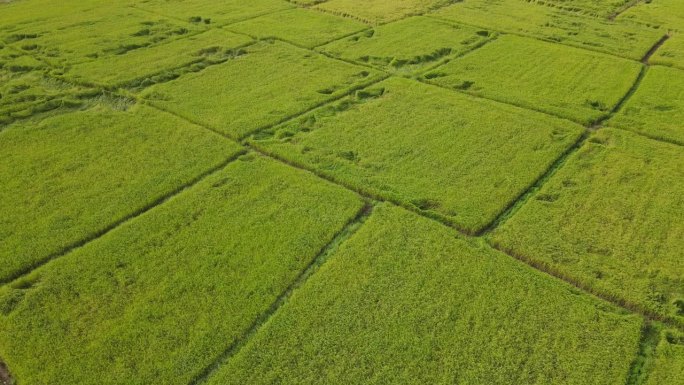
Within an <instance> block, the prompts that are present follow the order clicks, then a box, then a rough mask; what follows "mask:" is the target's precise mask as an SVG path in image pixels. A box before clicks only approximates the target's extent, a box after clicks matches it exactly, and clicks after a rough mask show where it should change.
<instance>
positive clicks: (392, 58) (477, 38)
mask: <svg viewBox="0 0 684 385" xmlns="http://www.w3.org/2000/svg"><path fill="white" fill-rule="evenodd" d="M416 31H421V33H416ZM490 37H491V33H490V32H489V31H486V30H482V29H478V28H473V27H468V26H459V25H454V24H448V23H446V22H443V21H440V20H436V19H431V18H428V17H423V16H416V17H410V18H407V19H404V20H400V21H396V22H394V23H390V24H385V25H381V26H378V27H375V28H373V29H371V30H368V31H364V32H361V33H359V34H356V35H354V36H350V37H348V38H345V39H340V40H338V41H335V42H332V43H330V44H327V45H325V46H323V47H321V50H323V51H324V52H326V53H328V54H331V55H333V56H337V57H342V58H344V59H347V60H354V61H357V62H360V63H365V64H370V65H373V66H376V67H379V68H381V69H384V70H390V71H401V72H411V71H415V70H420V69H422V68H425V67H426V66H430V65H435V64H438V63H439V62H440V61H443V60H445V59H447V58H449V57H451V56H457V55H460V54H463V53H465V52H468V51H469V50H472V49H474V48H475V47H477V46H479V45H481V44H483V43H484V42H485V41H487V40H488V39H489V38H490Z"/></svg>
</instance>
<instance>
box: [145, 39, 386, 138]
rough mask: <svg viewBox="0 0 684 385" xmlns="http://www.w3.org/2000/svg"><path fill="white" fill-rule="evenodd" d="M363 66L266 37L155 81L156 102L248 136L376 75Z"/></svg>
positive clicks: (152, 96)
mask: <svg viewBox="0 0 684 385" xmlns="http://www.w3.org/2000/svg"><path fill="white" fill-rule="evenodd" d="M375 79H377V75H376V74H375V73H373V72H371V71H369V70H367V69H366V68H364V67H357V66H354V65H351V64H347V63H344V62H340V61H337V60H333V59H329V58H327V57H325V56H323V55H319V54H316V53H312V52H311V51H308V50H304V49H300V48H297V47H294V46H291V45H289V44H285V43H281V42H278V41H276V42H272V43H268V42H264V43H260V44H257V45H254V46H252V47H249V48H247V49H246V54H245V55H243V56H241V57H239V58H237V59H235V60H230V61H228V62H227V63H224V64H221V65H218V66H214V67H211V68H208V69H206V70H204V71H202V72H201V73H197V74H190V75H188V76H183V77H181V78H180V79H178V80H175V81H172V82H169V83H165V84H160V85H158V86H155V87H152V88H151V89H150V90H149V91H147V92H146V93H144V95H145V96H146V97H147V98H149V99H150V100H152V101H153V103H154V104H156V105H158V106H161V107H162V108H164V109H168V110H170V111H173V112H174V113H176V114H178V115H181V116H184V117H186V118H188V119H190V120H192V121H195V122H199V123H201V124H203V125H207V126H210V127H212V128H213V129H215V130H217V131H220V132H222V133H225V134H226V135H230V136H233V137H243V136H245V135H247V134H249V133H251V132H252V131H254V130H256V129H259V128H262V127H264V126H268V125H272V124H276V123H279V122H280V121H282V120H283V119H285V118H287V117H289V116H291V115H293V114H298V113H302V112H304V111H306V110H308V109H310V108H313V107H315V106H316V105H318V104H321V103H324V102H326V101H328V100H331V99H333V98H335V97H339V96H341V95H343V94H344V93H346V92H348V91H349V90H350V89H352V88H354V87H360V86H362V85H363V84H366V83H368V82H371V81H375Z"/></svg>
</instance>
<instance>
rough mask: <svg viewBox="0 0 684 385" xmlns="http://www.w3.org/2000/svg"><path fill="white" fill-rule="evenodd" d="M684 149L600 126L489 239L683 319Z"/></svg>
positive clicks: (600, 288)
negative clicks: (682, 216)
mask: <svg viewBox="0 0 684 385" xmlns="http://www.w3.org/2000/svg"><path fill="white" fill-rule="evenodd" d="M682 189H684V150H682V148H681V147H680V146H676V145H672V144H668V143H662V142H658V141H654V140H651V139H648V138H644V137H642V136H638V135H635V134H633V133H630V132H627V131H620V130H614V129H602V130H600V131H598V132H597V133H596V134H595V135H594V136H593V137H592V138H591V139H590V140H589V141H588V142H587V143H586V144H585V146H584V147H582V148H581V149H580V150H579V151H578V152H577V153H576V154H574V155H573V156H572V157H571V158H570V159H568V161H567V163H566V164H565V165H564V166H563V167H562V168H561V169H560V170H558V172H557V173H556V174H555V175H554V176H553V178H552V179H551V180H549V181H548V183H546V184H545V185H544V186H543V187H542V188H541V190H539V192H538V193H537V194H536V195H535V196H534V197H533V198H531V199H530V200H529V201H528V202H527V203H526V204H525V205H524V206H523V207H522V208H521V209H520V211H518V212H517V213H516V214H515V215H513V216H512V217H511V218H510V219H509V220H508V221H507V222H505V224H504V225H503V227H500V228H498V229H497V230H496V231H495V232H494V233H493V239H494V242H495V243H496V244H497V245H498V246H499V247H501V248H503V249H506V250H509V251H510V252H512V253H514V254H517V255H520V256H524V257H526V258H530V259H532V260H533V261H535V262H537V263H539V264H542V265H544V266H547V267H548V268H549V269H552V270H555V271H558V272H560V273H561V274H563V275H564V276H568V277H571V278H572V279H574V280H575V281H577V282H582V283H584V284H586V285H590V286H591V287H593V288H595V289H596V290H597V291H599V292H602V293H604V294H606V295H609V296H611V297H613V298H617V299H618V300H622V301H624V302H626V303H628V304H633V305H637V306H639V307H641V308H645V309H648V310H650V311H652V312H656V313H659V314H661V315H663V316H665V317H669V318H673V319H676V318H678V319H679V320H681V321H684V265H682V263H681V250H682V247H683V246H684V223H683V222H682V221H681V213H682V210H684V200H683V199H682V194H681V191H683V190H682Z"/></svg>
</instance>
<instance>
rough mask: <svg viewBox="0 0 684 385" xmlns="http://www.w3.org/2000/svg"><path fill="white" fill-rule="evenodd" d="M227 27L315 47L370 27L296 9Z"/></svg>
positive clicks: (257, 35)
mask: <svg viewBox="0 0 684 385" xmlns="http://www.w3.org/2000/svg"><path fill="white" fill-rule="evenodd" d="M227 28H228V29H230V30H232V31H236V32H240V33H244V34H247V35H250V36H254V37H257V38H259V39H267V38H278V39H282V40H287V41H291V42H293V43H295V44H297V45H300V46H305V47H309V48H313V47H315V46H318V45H321V44H325V43H327V42H329V41H332V40H335V39H338V38H341V37H343V36H347V35H351V34H353V33H355V32H358V31H361V30H364V29H367V28H368V26H366V25H365V24H363V23H361V22H358V21H355V20H351V19H345V18H342V17H337V16H333V15H330V14H326V13H322V12H317V11H313V10H309V9H301V8H296V9H291V10H285V11H282V12H276V13H271V14H268V15H264V16H260V17H257V18H253V19H250V20H245V21H243V22H240V23H235V24H233V25H230V26H228V27H227Z"/></svg>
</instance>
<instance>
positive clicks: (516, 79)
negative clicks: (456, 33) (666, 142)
mask: <svg viewBox="0 0 684 385" xmlns="http://www.w3.org/2000/svg"><path fill="white" fill-rule="evenodd" d="M641 69H642V65H641V64H640V63H637V62H634V61H631V60H627V59H621V58H616V57H613V56H609V55H604V54H600V53H596V52H591V51H586V50H581V49H578V48H573V47H566V46H562V45H559V44H552V43H547V42H543V41H539V40H535V39H528V38H524V37H519V36H512V35H505V36H501V37H499V38H498V39H497V40H496V41H494V42H492V43H489V44H487V45H485V46H484V47H482V48H480V49H478V50H476V51H475V52H472V53H470V54H468V55H466V56H464V57H462V58H458V59H456V60H452V61H450V62H449V63H447V64H446V65H444V66H440V67H437V68H436V69H434V70H433V71H431V72H429V73H427V74H426V75H425V78H426V79H428V81H429V82H433V83H435V84H439V85H442V86H445V87H448V88H453V89H455V90H460V91H464V92H467V93H471V94H473V95H477V96H484V97H487V98H491V99H495V100H499V101H503V102H506V103H511V104H516V105H520V106H523V107H526V108H530V109H534V110H539V111H543V112H546V113H549V114H552V115H557V116H561V117H564V118H568V119H571V120H574V121H576V122H578V123H582V124H585V125H589V124H591V123H593V122H596V121H598V120H600V119H601V118H604V117H606V116H608V114H609V113H610V112H611V111H612V110H613V108H614V107H615V106H616V105H617V104H618V102H619V101H620V100H621V99H622V98H623V97H624V96H625V95H626V94H627V92H628V91H629V90H630V89H631V88H632V86H633V84H634V83H635V81H636V80H637V77H638V76H639V73H640V72H641Z"/></svg>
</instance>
